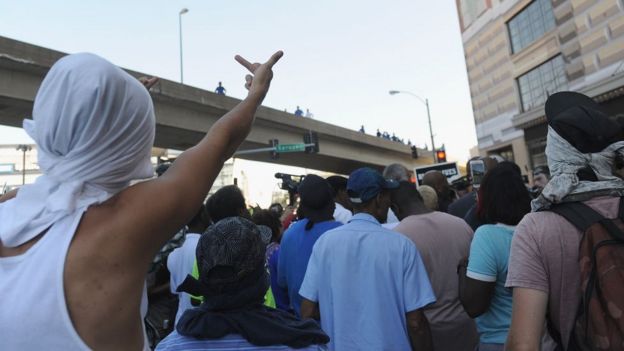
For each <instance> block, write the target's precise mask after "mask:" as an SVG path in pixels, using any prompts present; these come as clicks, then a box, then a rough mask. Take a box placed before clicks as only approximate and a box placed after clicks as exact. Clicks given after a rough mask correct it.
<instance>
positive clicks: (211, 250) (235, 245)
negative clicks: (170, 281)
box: [177, 217, 271, 296]
mask: <svg viewBox="0 0 624 351" xmlns="http://www.w3.org/2000/svg"><path fill="white" fill-rule="evenodd" d="M262 227H265V226H257V225H255V224H254V223H253V222H252V221H250V220H248V219H245V218H243V217H227V218H224V219H222V220H220V221H219V222H217V223H215V224H213V225H211V226H210V227H209V228H208V230H207V231H206V232H205V233H204V234H202V236H201V237H200V239H199V242H198V243H197V249H196V251H195V254H196V257H197V268H198V270H199V278H198V279H194V278H192V277H191V276H188V277H187V278H186V279H185V280H184V282H183V284H181V285H180V286H179V287H178V289H177V290H178V291H184V292H187V293H189V294H191V295H196V296H200V295H201V296H211V295H215V294H219V293H223V292H227V291H229V290H232V291H234V290H236V289H238V288H240V287H239V286H240V282H241V281H243V280H250V281H253V280H255V279H256V278H258V277H260V276H261V275H262V274H264V273H265V271H266V269H265V267H264V266H265V252H266V247H267V244H268V243H269V242H270V240H271V229H270V228H268V227H266V228H262Z"/></svg>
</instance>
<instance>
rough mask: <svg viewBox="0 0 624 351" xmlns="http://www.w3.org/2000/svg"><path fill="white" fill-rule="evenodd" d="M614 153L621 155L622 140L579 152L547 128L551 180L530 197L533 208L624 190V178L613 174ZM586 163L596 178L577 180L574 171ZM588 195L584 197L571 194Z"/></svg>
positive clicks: (551, 129) (623, 144) (616, 194)
mask: <svg viewBox="0 0 624 351" xmlns="http://www.w3.org/2000/svg"><path fill="white" fill-rule="evenodd" d="M617 154H621V155H624V141H618V142H616V143H613V144H611V145H609V146H607V147H606V148H604V149H603V150H602V151H600V152H597V153H587V154H584V153H581V152H580V151H578V150H577V149H576V148H575V147H574V146H572V145H571V144H570V143H568V142H567V141H566V140H565V139H564V138H562V137H561V136H560V135H559V134H557V132H556V131H555V130H554V129H553V128H551V127H548V136H547V140H546V158H547V159H548V167H549V168H550V175H551V177H552V178H551V179H550V181H549V182H548V184H547V185H546V186H545V187H544V190H542V193H541V194H540V196H538V197H537V199H535V200H533V202H532V203H531V208H532V210H533V211H539V210H541V209H546V208H549V207H550V206H551V205H552V204H557V203H561V202H566V200H570V201H582V200H586V199H587V198H590V197H592V196H598V194H600V195H608V194H611V195H615V196H621V195H622V194H623V193H624V180H622V179H621V178H619V177H617V176H615V175H613V162H614V159H615V156H616V155H617ZM586 166H590V167H591V168H592V170H593V171H594V173H596V177H597V178H598V180H597V181H593V182H592V181H580V180H579V178H578V175H577V172H578V171H579V170H580V169H581V168H584V167H586ZM583 194H585V195H588V196H586V198H583V197H582V196H577V197H576V198H574V199H573V196H574V195H583Z"/></svg>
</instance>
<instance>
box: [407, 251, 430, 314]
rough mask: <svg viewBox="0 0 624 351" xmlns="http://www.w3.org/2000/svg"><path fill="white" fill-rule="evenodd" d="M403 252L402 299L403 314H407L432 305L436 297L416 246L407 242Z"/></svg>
mask: <svg viewBox="0 0 624 351" xmlns="http://www.w3.org/2000/svg"><path fill="white" fill-rule="evenodd" d="M404 252H405V265H406V266H405V273H404V275H403V286H404V287H405V291H404V292H403V299H404V303H405V313H407V312H411V311H415V310H417V309H420V308H423V307H425V306H427V305H429V304H432V303H434V302H435V301H436V297H435V294H434V293H433V289H432V288H431V282H430V281H429V275H428V274H427V270H426V269H425V264H424V263H423V261H422V258H421V257H420V253H419V252H418V249H416V246H415V245H414V244H412V243H411V242H409V243H407V244H406V247H405V249H404Z"/></svg>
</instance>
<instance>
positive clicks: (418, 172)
mask: <svg viewBox="0 0 624 351" xmlns="http://www.w3.org/2000/svg"><path fill="white" fill-rule="evenodd" d="M429 171H438V172H441V173H442V174H444V176H445V177H446V179H448V180H449V181H450V179H451V178H453V177H456V176H458V175H459V169H458V168H457V162H446V163H436V164H434V165H429V166H421V167H416V168H414V175H415V176H416V186H420V185H422V179H423V177H424V176H425V173H427V172H429Z"/></svg>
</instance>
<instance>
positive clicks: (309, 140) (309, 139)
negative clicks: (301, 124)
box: [303, 131, 319, 154]
mask: <svg viewBox="0 0 624 351" xmlns="http://www.w3.org/2000/svg"><path fill="white" fill-rule="evenodd" d="M303 143H304V144H314V145H313V146H306V148H305V152H306V154H315V153H318V152H319V140H318V134H317V133H316V132H313V131H308V132H307V133H305V134H304V135H303Z"/></svg>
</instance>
